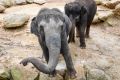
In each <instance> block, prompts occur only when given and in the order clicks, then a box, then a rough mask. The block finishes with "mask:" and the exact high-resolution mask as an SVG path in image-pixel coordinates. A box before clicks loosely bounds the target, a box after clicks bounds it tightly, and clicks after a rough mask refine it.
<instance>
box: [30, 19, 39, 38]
mask: <svg viewBox="0 0 120 80" xmlns="http://www.w3.org/2000/svg"><path fill="white" fill-rule="evenodd" d="M31 33H33V34H35V35H36V36H38V25H37V22H36V17H34V18H33V19H32V22H31Z"/></svg>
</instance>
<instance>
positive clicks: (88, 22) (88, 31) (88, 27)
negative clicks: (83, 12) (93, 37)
mask: <svg viewBox="0 0 120 80" xmlns="http://www.w3.org/2000/svg"><path fill="white" fill-rule="evenodd" d="M93 18H94V17H92V18H89V20H88V21H87V29H86V35H85V37H86V38H89V37H90V36H89V33H90V25H91V24H92V21H93Z"/></svg>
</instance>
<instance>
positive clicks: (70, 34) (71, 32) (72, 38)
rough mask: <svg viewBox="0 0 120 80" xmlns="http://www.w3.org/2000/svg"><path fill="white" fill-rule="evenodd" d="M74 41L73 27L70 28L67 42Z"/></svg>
mask: <svg viewBox="0 0 120 80" xmlns="http://www.w3.org/2000/svg"><path fill="white" fill-rule="evenodd" d="M70 42H75V28H72V29H71V31H70V33H69V39H68V43H70Z"/></svg>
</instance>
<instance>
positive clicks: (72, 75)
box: [67, 71, 77, 79]
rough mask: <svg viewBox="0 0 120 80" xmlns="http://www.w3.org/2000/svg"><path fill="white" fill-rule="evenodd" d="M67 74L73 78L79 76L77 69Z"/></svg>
mask: <svg viewBox="0 0 120 80" xmlns="http://www.w3.org/2000/svg"><path fill="white" fill-rule="evenodd" d="M67 74H68V77H70V78H71V79H75V78H76V77H77V75H76V71H68V72H67Z"/></svg>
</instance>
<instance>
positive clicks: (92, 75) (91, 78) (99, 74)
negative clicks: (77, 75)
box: [87, 69, 111, 80]
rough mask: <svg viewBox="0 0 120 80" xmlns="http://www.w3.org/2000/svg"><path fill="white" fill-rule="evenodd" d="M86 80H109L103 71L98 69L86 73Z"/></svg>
mask: <svg viewBox="0 0 120 80" xmlns="http://www.w3.org/2000/svg"><path fill="white" fill-rule="evenodd" d="M87 79H88V80H111V79H110V77H109V76H108V75H106V74H105V72H104V71H102V70H99V69H91V70H89V72H88V73H87Z"/></svg>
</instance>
